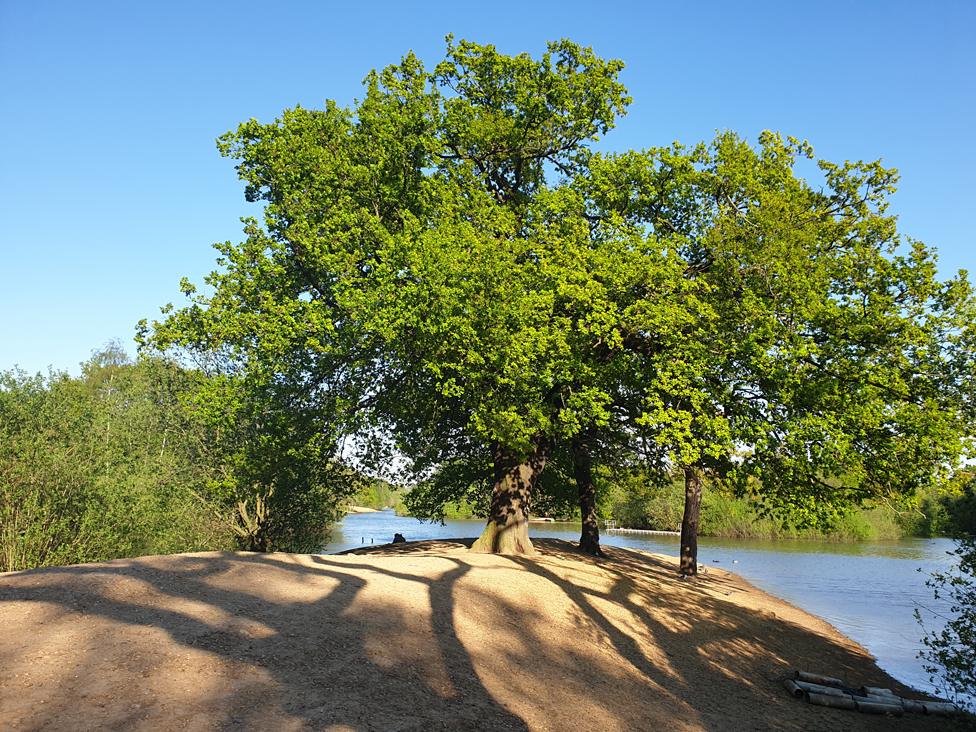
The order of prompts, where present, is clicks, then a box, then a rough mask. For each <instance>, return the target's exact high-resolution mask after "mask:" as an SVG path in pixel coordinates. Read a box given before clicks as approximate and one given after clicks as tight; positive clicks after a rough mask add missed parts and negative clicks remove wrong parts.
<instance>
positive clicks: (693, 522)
mask: <svg viewBox="0 0 976 732" xmlns="http://www.w3.org/2000/svg"><path fill="white" fill-rule="evenodd" d="M701 494H702V476H701V471H700V470H699V469H698V467H697V466H693V465H692V466H685V512H684V515H683V516H682V517H681V564H680V567H679V570H678V571H680V572H681V574H683V575H686V576H688V577H695V576H697V575H698V517H699V516H700V515H701Z"/></svg>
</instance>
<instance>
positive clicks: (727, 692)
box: [0, 540, 952, 732]
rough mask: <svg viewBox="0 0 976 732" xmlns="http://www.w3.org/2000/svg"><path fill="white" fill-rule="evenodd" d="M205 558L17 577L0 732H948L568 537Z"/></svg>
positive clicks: (852, 649) (812, 646)
mask: <svg viewBox="0 0 976 732" xmlns="http://www.w3.org/2000/svg"><path fill="white" fill-rule="evenodd" d="M536 546H537V547H538V548H539V549H540V551H541V553H540V554H539V555H537V556H534V557H531V558H519V557H502V556H491V555H482V554H469V553H466V550H465V546H464V545H463V544H462V543H459V542H450V541H439V542H435V541H430V542H417V543H411V544H405V545H404V544H401V545H394V546H385V547H377V548H376V549H375V550H372V551H370V552H368V553H365V552H360V554H359V555H355V554H347V555H342V556H319V555H294V554H249V553H216V552H214V553H206V554H182V555H176V556H165V557H144V558H140V559H131V560H117V561H113V562H106V563H103V564H89V565H80V566H73V567H63V568H51V569H43V570H33V571H27V572H17V573H9V574H3V575H0V628H2V629H3V631H2V633H0V669H2V671H0V729H16V730H22V729H58V730H85V729H126V730H128V729H142V730H170V729H191V730H210V729H244V730H298V729H326V730H464V729H490V730H524V729H533V730H573V731H575V730H661V731H662V732H663V731H664V730H701V729H707V730H726V729H727V730H751V729H761V730H773V729H775V730H852V729H864V730H891V729H894V730H945V729H950V728H951V727H952V725H951V724H950V723H949V722H947V720H945V719H940V718H935V717H919V716H907V715H906V716H905V717H903V718H900V719H894V718H888V717H873V716H869V715H865V714H859V713H856V712H849V711H842V710H834V709H825V708H820V707H814V706H810V705H808V704H806V703H804V702H802V701H798V700H795V699H793V698H792V697H790V696H789V695H788V693H787V692H786V691H785V690H784V689H783V687H782V684H781V680H782V678H783V677H785V676H786V675H787V674H788V673H789V672H790V671H791V670H792V669H794V668H800V669H804V670H810V671H815V672H820V673H825V674H830V675H833V676H840V677H843V678H845V679H847V680H848V681H849V682H850V683H853V684H856V685H861V684H868V685H872V686H888V687H890V688H892V689H894V690H895V691H896V692H901V693H909V692H908V690H907V689H905V688H904V687H902V686H900V685H899V684H898V683H897V682H895V681H894V680H892V679H891V678H889V677H888V676H886V675H885V674H884V673H883V672H882V671H880V670H879V669H878V668H877V667H876V666H875V664H874V663H873V661H872V659H871V657H870V656H869V655H868V654H867V652H866V651H865V650H864V649H863V648H861V647H860V646H858V645H856V644H855V643H854V642H852V641H850V640H848V639H846V638H844V637H843V636H841V635H840V634H839V633H838V632H837V631H836V630H834V629H833V628H832V627H830V626H829V625H827V624H826V623H824V622H823V621H820V620H818V619H817V618H815V617H812V616H810V615H808V614H806V613H804V612H802V611H800V610H798V609H797V608H795V607H792V606H791V605H788V604H787V603H784V602H783V601H781V600H778V599H776V598H774V597H771V596H769V595H767V594H765V593H763V592H761V591H759V590H757V589H756V588H755V587H752V586H751V585H749V584H748V583H747V582H745V581H744V580H742V579H740V578H739V577H737V576H735V575H733V574H729V573H727V572H724V571H721V570H717V569H710V571H709V573H708V574H707V575H706V576H704V577H702V578H701V579H699V580H697V581H693V582H688V581H679V580H678V579H677V578H676V574H675V564H674V562H673V561H672V560H671V559H669V558H666V557H661V556H656V555H651V554H646V553H643V552H639V551H632V550H626V549H617V548H611V549H608V553H609V555H610V557H609V558H608V559H605V560H597V559H591V558H589V557H586V556H584V555H581V554H579V553H577V552H576V551H575V549H574V545H572V544H569V543H567V542H562V541H556V540H541V541H537V542H536Z"/></svg>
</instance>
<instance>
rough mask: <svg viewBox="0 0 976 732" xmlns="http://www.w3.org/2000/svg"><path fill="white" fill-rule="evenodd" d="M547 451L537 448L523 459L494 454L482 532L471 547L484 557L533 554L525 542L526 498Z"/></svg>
mask: <svg viewBox="0 0 976 732" xmlns="http://www.w3.org/2000/svg"><path fill="white" fill-rule="evenodd" d="M547 457H548V455H547V451H546V450H544V449H543V448H541V447H540V448H538V449H537V450H536V452H535V453H534V454H533V455H530V456H529V457H528V458H527V459H519V458H516V457H513V456H512V455H511V453H508V452H506V451H505V450H503V449H501V448H496V450H495V485H494V487H493V488H492V492H491V510H490V513H489V516H488V524H487V525H486V526H485V530H484V531H483V532H482V533H481V536H479V537H478V539H477V541H475V543H474V544H472V546H471V551H473V552H483V553H486V554H534V553H535V548H534V547H533V546H532V542H531V541H530V540H529V495H530V493H531V491H532V486H534V485H535V483H536V481H537V480H538V479H539V476H540V475H541V474H542V471H543V469H544V468H545V466H546V458H547Z"/></svg>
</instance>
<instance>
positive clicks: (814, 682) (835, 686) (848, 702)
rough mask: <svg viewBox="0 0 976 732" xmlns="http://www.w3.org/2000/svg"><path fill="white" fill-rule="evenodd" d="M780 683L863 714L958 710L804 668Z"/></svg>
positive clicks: (820, 701) (826, 704) (818, 702)
mask: <svg viewBox="0 0 976 732" xmlns="http://www.w3.org/2000/svg"><path fill="white" fill-rule="evenodd" d="M783 685H784V686H785V687H786V689H787V690H788V691H789V692H790V693H791V694H792V695H793V696H795V697H796V698H797V699H806V700H807V701H808V702H809V703H810V704H816V705H818V706H821V707H835V708H837V709H850V710H851V711H857V712H863V713H865V714H891V715H893V716H896V717H900V716H901V715H902V714H904V713H905V712H911V713H914V714H937V715H940V716H951V715H954V714H959V712H960V709H959V707H957V706H956V705H955V704H950V703H949V702H942V701H927V700H919V699H906V698H904V697H900V696H898V695H897V694H895V693H894V692H893V691H892V690H891V689H882V688H880V687H877V686H861V687H859V688H856V689H855V688H851V687H849V686H847V685H846V684H845V683H844V682H843V681H842V680H841V679H835V678H834V677H832V676H824V675H822V674H812V673H809V672H807V671H796V672H794V673H793V678H790V679H786V680H785V681H784V682H783Z"/></svg>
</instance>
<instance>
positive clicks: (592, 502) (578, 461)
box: [573, 440, 604, 557]
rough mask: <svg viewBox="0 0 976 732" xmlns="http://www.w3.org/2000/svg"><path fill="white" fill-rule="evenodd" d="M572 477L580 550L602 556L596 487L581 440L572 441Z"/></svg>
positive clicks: (584, 446) (590, 461)
mask: <svg viewBox="0 0 976 732" xmlns="http://www.w3.org/2000/svg"><path fill="white" fill-rule="evenodd" d="M573 475H574V476H575V478H576V489H577V491H578V492H579V503H580V516H581V517H582V519H583V528H582V530H581V532H580V549H582V550H583V551H584V552H586V553H587V554H592V555H594V556H597V557H602V556H604V554H603V550H602V549H600V524H599V522H598V520H597V515H596V486H594V485H593V461H592V459H591V456H590V450H589V448H588V447H587V445H586V443H585V442H583V441H582V440H573Z"/></svg>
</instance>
